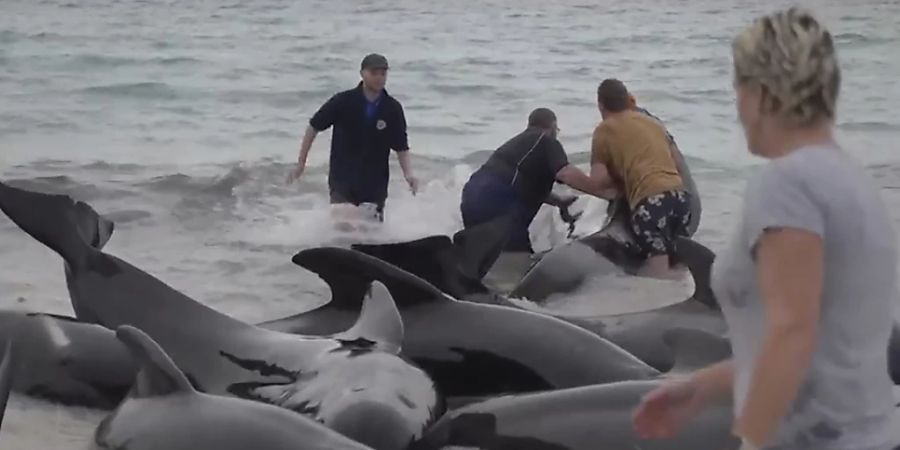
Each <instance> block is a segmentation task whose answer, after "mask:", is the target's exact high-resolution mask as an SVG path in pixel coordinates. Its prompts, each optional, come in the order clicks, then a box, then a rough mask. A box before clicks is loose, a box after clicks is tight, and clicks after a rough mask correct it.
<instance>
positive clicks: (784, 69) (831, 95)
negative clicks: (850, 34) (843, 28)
mask: <svg viewBox="0 0 900 450" xmlns="http://www.w3.org/2000/svg"><path fill="white" fill-rule="evenodd" d="M732 56H733V58H734V75H735V81H736V82H737V83H739V84H744V83H748V82H749V83H757V84H759V85H760V86H761V87H762V88H763V92H764V95H763V110H764V112H766V113H770V114H775V115H777V116H779V117H780V118H781V119H783V120H785V121H788V122H790V124H792V125H795V126H805V125H810V124H813V123H815V122H818V121H820V120H822V119H828V120H833V119H834V117H835V109H836V104H837V98H838V92H839V91H840V85H841V71H840V68H839V67H838V61H837V57H836V55H835V50H834V43H833V41H832V38H831V34H830V33H829V32H828V30H827V29H826V28H825V27H824V26H823V25H821V24H820V23H819V21H818V20H816V18H815V17H814V16H813V15H812V13H810V12H809V11H807V10H805V9H802V8H798V7H793V8H790V9H787V10H781V11H778V12H775V13H772V14H769V15H766V16H763V17H760V18H758V19H756V20H755V21H754V22H753V25H751V26H750V27H748V28H746V29H745V30H744V31H742V32H741V33H740V34H738V36H737V37H736V38H735V39H734V41H733V42H732Z"/></svg>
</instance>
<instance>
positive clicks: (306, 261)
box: [291, 247, 450, 310]
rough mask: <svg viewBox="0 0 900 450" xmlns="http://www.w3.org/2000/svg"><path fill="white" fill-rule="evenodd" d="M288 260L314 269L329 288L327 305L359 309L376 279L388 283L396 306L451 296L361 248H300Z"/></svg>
mask: <svg viewBox="0 0 900 450" xmlns="http://www.w3.org/2000/svg"><path fill="white" fill-rule="evenodd" d="M291 261H293V262H294V264H297V265H298V266H300V267H303V268H304V269H306V270H309V271H310V272H313V273H315V274H316V275H318V276H319V278H321V279H322V280H324V281H325V282H326V283H328V286H329V287H330V288H331V302H330V303H329V304H328V305H327V306H328V307H332V308H338V309H346V310H359V308H360V307H361V304H362V301H363V297H364V296H365V295H366V293H367V292H368V291H369V285H370V284H371V283H372V282H373V281H378V282H380V283H382V284H384V286H386V287H387V289H388V291H389V292H390V293H391V296H392V297H393V299H394V302H396V305H397V306H398V307H399V308H404V307H407V306H412V305H416V304H421V303H423V302H432V301H447V300H450V297H448V296H447V295H446V294H445V293H443V292H441V290H439V289H438V288H436V287H435V286H434V285H432V284H430V283H428V282H427V281H425V280H423V279H421V278H419V277H417V276H415V275H413V274H411V273H409V272H407V271H405V270H402V269H400V268H399V267H397V266H395V265H393V264H390V263H388V262H385V261H382V260H380V259H378V258H376V257H374V256H370V255H367V254H365V253H363V252H360V251H357V250H352V249H348V248H340V247H316V248H309V249H305V250H301V251H300V252H298V253H297V254H296V255H294V257H293V258H291Z"/></svg>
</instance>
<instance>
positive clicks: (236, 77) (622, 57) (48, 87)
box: [0, 0, 900, 450]
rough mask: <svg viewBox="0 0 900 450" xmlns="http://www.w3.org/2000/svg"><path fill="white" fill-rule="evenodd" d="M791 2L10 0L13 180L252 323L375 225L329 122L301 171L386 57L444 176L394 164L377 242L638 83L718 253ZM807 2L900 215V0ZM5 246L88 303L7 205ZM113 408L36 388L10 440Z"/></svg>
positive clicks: (1, 441) (112, 248)
mask: <svg viewBox="0 0 900 450" xmlns="http://www.w3.org/2000/svg"><path fill="white" fill-rule="evenodd" d="M788 4H790V3H788V2H784V1H770V2H753V1H744V0H719V1H712V0H697V1H691V2H657V1H648V0H635V1H634V2H630V3H627V4H626V3H623V2H614V1H611V0H600V1H594V2H586V1H575V0H562V1H557V2H537V1H534V0H515V1H513V0H490V1H479V2H472V1H462V2H439V1H434V0H397V1H394V2H390V3H385V2H375V1H363V0H360V1H349V0H330V1H329V0H302V1H297V2H285V1H274V0H261V1H255V2H239V1H231V2H229V1H218V2H216V1H201V0H196V1H190V2H179V1H174V0H169V1H151V0H147V1H117V0H84V1H60V0H44V1H41V0H4V1H3V2H2V3H0V177H2V179H3V180H4V181H7V182H10V183H13V184H15V185H17V186H23V187H28V188H33V189H37V190H42V191H47V192H61V193H67V194H70V195H72V196H74V197H76V198H78V199H81V200H85V201H87V202H89V203H90V204H91V205H93V206H94V207H95V208H96V209H98V210H99V211H100V212H101V213H103V214H106V215H108V216H109V217H111V218H113V219H114V220H115V221H116V223H117V228H116V232H115V234H114V235H113V238H112V240H111V241H110V243H109V244H108V246H107V250H108V251H109V252H111V253H113V254H116V255H117V256H119V257H121V258H124V259H126V260H128V261H129V262H131V263H133V264H135V265H137V266H138V267H141V268H142V269H144V270H146V271H147V272H149V273H151V274H154V275H156V276H157V277H159V278H161V279H163V280H164V281H166V282H167V283H169V284H170V285H172V286H174V287H176V288H177V289H180V290H182V291H183V292H185V293H186V294H188V295H190V296H192V297H193V298H196V299H198V300H199V301H202V302H204V303H206V304H209V305H211V306H212V307H214V308H216V309H218V310H220V311H222V312H225V313H227V314H230V315H233V316H235V317H238V318H240V319H242V320H246V321H251V322H254V321H260V320H264V319H270V318H276V317H280V316H284V315H288V314H293V313H296V312H298V311H301V310H304V309H308V308H310V307H312V306H314V305H316V304H317V303H320V302H322V301H325V299H326V298H327V294H328V292H327V287H326V286H325V284H324V283H323V282H321V281H320V280H318V279H317V278H316V277H315V276H313V275H311V274H309V273H308V272H306V271H304V270H303V269H302V268H300V267H297V266H295V265H293V264H292V263H291V261H290V258H291V256H292V255H293V254H294V253H295V252H296V251H298V250H299V249H301V248H305V247H310V246H316V245H332V244H340V243H342V242H347V241H348V240H352V239H360V238H361V236H359V235H345V234H342V233H340V232H337V231H335V230H334V228H333V226H332V223H331V222H330V219H329V210H328V199H327V188H326V172H327V166H326V162H327V157H328V143H329V139H330V132H326V133H324V134H322V135H320V136H319V138H318V139H317V140H316V143H315V145H314V147H313V151H312V153H311V156H310V166H309V168H308V170H307V173H306V174H305V175H304V177H303V179H302V180H300V182H299V183H296V184H294V185H291V186H287V185H286V184H285V182H284V181H285V177H286V175H287V174H288V172H289V170H290V169H291V167H292V162H293V161H294V160H295V159H296V156H297V151H298V146H299V141H300V137H301V136H302V133H303V130H304V128H305V126H306V121H307V120H308V118H309V116H310V115H311V114H312V113H313V112H314V111H315V110H316V109H317V108H318V107H319V105H321V104H322V102H324V101H325V100H326V99H327V98H328V97H329V96H330V95H332V94H333V93H335V92H337V91H339V90H342V89H347V88H351V87H353V86H355V84H356V83H357V81H358V69H359V61H360V59H361V58H362V56H363V55H365V54H366V53H369V52H373V51H374V52H380V53H383V54H385V55H386V56H387V57H388V59H389V61H390V63H391V67H392V70H391V72H390V74H389V79H388V86H387V88H388V91H389V92H390V93H391V94H392V95H394V96H395V97H397V98H398V99H399V100H400V101H401V102H402V103H403V105H404V107H405V109H406V116H407V121H408V123H409V135H410V143H411V146H412V152H413V153H412V155H413V166H414V170H415V172H416V174H417V176H418V177H419V178H420V179H421V181H422V190H421V192H420V193H419V194H418V195H416V196H413V195H411V194H410V193H409V192H408V190H406V188H405V186H404V183H403V181H402V177H401V176H400V172H399V167H398V165H397V164H396V160H395V159H394V158H392V163H391V164H392V173H393V175H394V176H393V178H392V182H391V186H390V199H389V201H388V206H387V210H386V216H387V217H386V222H385V223H384V225H383V226H382V227H380V228H379V229H377V230H375V231H374V232H373V233H371V234H370V235H368V236H367V239H374V240H401V239H415V238H419V237H423V236H426V235H429V234H450V233H453V232H455V231H456V230H458V229H459V228H460V227H461V219H460V217H459V210H458V202H459V194H460V190H461V188H462V184H463V183H464V182H465V180H466V179H467V177H468V175H469V174H470V173H471V172H472V170H474V169H475V168H477V167H478V165H479V164H480V163H481V162H482V161H483V160H484V159H485V158H486V157H487V155H488V153H487V150H489V149H492V148H495V147H496V146H498V145H499V144H501V143H502V142H503V141H504V140H505V139H507V138H509V137H511V136H512V135H514V134H515V133H517V132H518V131H520V130H521V129H522V128H523V126H524V124H525V119H526V117H527V114H528V112H529V111H530V110H531V109H533V108H535V107H538V106H548V107H550V108H552V109H554V110H555V111H556V113H557V115H558V116H559V118H560V128H561V129H562V130H561V135H560V139H561V141H562V143H563V144H564V145H565V147H566V149H567V151H568V152H569V155H570V158H571V159H572V160H573V161H576V162H578V163H579V164H581V165H582V167H584V164H585V163H586V161H587V159H588V155H587V151H588V148H589V141H590V135H591V132H592V130H593V127H594V125H596V123H597V122H598V121H599V113H598V112H597V109H596V106H595V103H594V91H595V89H596V86H597V84H598V83H599V81H600V80H602V79H603V78H606V77H617V78H620V79H622V80H623V81H625V82H626V83H627V84H628V86H629V88H630V89H631V90H632V91H633V92H634V93H635V95H636V97H637V99H638V102H639V104H641V106H644V107H646V108H648V109H649V110H650V111H651V112H653V113H654V114H656V115H657V116H659V117H661V118H662V119H663V120H664V121H665V122H666V124H667V125H668V127H669V128H670V131H671V132H672V133H673V134H674V135H675V138H676V139H677V141H678V143H679V145H680V147H681V150H682V151H683V152H684V153H685V154H686V155H687V157H688V161H689V164H690V166H691V170H692V172H693V174H694V177H695V179H696V181H697V183H698V186H699V189H700V191H701V195H702V199H703V206H704V212H703V219H702V222H701V224H700V230H699V232H698V234H697V238H698V239H699V240H700V241H701V242H703V243H704V244H706V245H708V246H710V247H711V248H712V249H713V250H717V249H719V248H720V246H721V245H722V244H723V241H724V239H725V237H726V236H727V235H728V233H729V232H730V228H731V226H732V225H733V223H734V216H735V214H736V212H737V211H738V210H739V208H740V194H741V190H742V189H743V186H744V182H745V180H746V177H747V175H748V174H749V171H750V170H752V167H753V166H754V165H755V164H758V163H759V160H757V159H755V158H753V157H751V156H750V155H748V154H747V152H746V150H745V148H744V145H743V141H742V134H741V131H740V127H739V125H738V123H737V120H736V116H735V108H734V102H733V94H732V91H731V79H730V74H731V65H730V59H729V51H730V49H729V43H730V39H731V37H732V36H733V35H734V34H735V33H736V32H737V31H738V30H740V29H741V28H742V27H743V26H745V25H746V24H748V23H749V22H750V20H752V18H753V17H755V16H757V15H758V14H760V13H763V12H767V11H769V10H771V9H774V8H778V7H781V6H785V5H788ZM801 4H805V5H807V6H810V7H812V8H814V9H815V10H816V11H817V12H818V13H819V16H820V17H821V18H822V19H823V20H824V21H825V22H826V23H827V24H828V25H829V26H830V28H831V30H832V32H833V34H834V36H835V40H836V44H837V48H838V51H839V57H840V60H841V64H842V70H843V74H844V84H843V87H842V91H841V100H840V103H839V115H840V118H839V137H840V139H841V141H842V142H843V143H844V145H845V146H846V148H847V150H848V151H849V152H851V153H852V154H853V155H854V156H856V157H857V158H858V159H859V160H861V161H862V162H863V163H864V164H865V165H866V166H867V167H869V168H870V169H871V173H872V174H873V176H874V177H875V178H876V179H877V180H878V182H879V183H880V184H881V185H882V186H883V188H884V190H883V193H884V196H885V199H886V201H887V202H888V204H889V205H890V207H891V211H892V213H893V214H894V217H895V219H897V220H898V223H900V212H897V211H898V210H900V208H897V206H900V196H898V189H900V164H898V156H897V144H896V142H897V139H898V138H900V115H898V114H897V113H896V110H895V108H896V105H898V104H900V85H898V83H897V81H896V76H897V74H898V73H900V58H898V57H896V56H892V55H894V54H895V53H894V51H895V50H896V49H897V48H900V46H898V43H900V4H898V3H897V2H893V1H876V0H860V1H856V2H850V3H848V2H841V1H838V0H823V1H817V2H811V1H810V2H801ZM578 206H579V207H580V208H583V209H585V211H586V213H585V217H584V218H583V219H582V221H581V223H580V224H579V232H585V233H586V232H590V231H592V230H593V229H596V227H597V226H599V224H600V223H601V221H602V220H603V208H604V206H605V205H604V203H603V202H600V201H599V200H590V199H583V200H580V201H579V203H578ZM532 228H533V229H532V231H533V233H534V237H535V242H536V244H537V245H538V246H539V247H546V246H548V245H551V244H552V243H553V242H559V240H560V239H561V237H560V236H561V234H562V233H564V229H563V227H561V224H560V223H559V220H558V218H556V217H555V216H554V215H553V211H552V210H550V209H547V210H544V211H542V213H541V216H540V217H538V219H537V220H536V221H535V224H534V226H533V227H532ZM0 255H2V257H0V292H2V294H3V295H2V296H0V307H2V308H17V309H29V310H38V311H47V312H53V313H61V314H71V307H70V304H69V300H68V295H67V292H66V289H65V283H64V281H63V280H64V278H63V269H62V262H61V260H60V258H59V257H58V256H57V255H56V254H55V253H52V252H51V251H50V250H49V249H47V248H46V247H44V246H43V245H41V244H39V243H37V242H35V241H34V240H33V239H31V238H30V237H28V236H27V235H25V234H24V233H23V232H21V230H19V229H18V228H17V227H15V225H13V224H12V223H11V222H10V221H9V220H7V219H6V218H5V216H4V217H0ZM625 294H626V292H616V291H612V292H610V291H608V290H604V291H603V292H602V294H598V295H597V296H596V297H594V298H591V296H584V295H581V296H578V297H577V298H573V299H571V304H570V305H568V309H569V310H577V311H581V312H584V311H588V312H594V313H597V314H600V313H603V312H604V311H607V310H608V309H609V308H610V305H611V304H613V303H615V301H616V299H617V298H620V297H622V296H624V295H625ZM628 294H631V297H630V298H634V297H635V295H634V293H633V292H630V291H629V292H628ZM660 295H661V294H660V291H659V290H650V291H647V295H646V296H645V297H644V298H637V299H635V300H633V301H635V302H644V303H647V304H652V303H655V302H665V301H667V299H664V298H660ZM637 297H640V296H639V295H638V296H637ZM630 301H631V300H630ZM620 306H621V305H620ZM102 416H103V413H102V412H97V411H91V410H85V409H81V408H62V407H57V406H55V405H49V404H46V403H43V402H38V401H33V400H30V399H26V398H22V397H18V396H16V397H14V398H13V400H12V402H11V405H10V411H9V412H8V414H7V418H6V422H7V423H6V424H5V427H4V430H3V433H0V449H4V450H5V449H32V448H33V449H42V448H81V447H82V446H83V445H84V442H86V441H87V440H89V438H90V434H91V433H92V432H93V427H94V426H95V425H96V423H97V422H98V421H99V420H100V418H101V417H102Z"/></svg>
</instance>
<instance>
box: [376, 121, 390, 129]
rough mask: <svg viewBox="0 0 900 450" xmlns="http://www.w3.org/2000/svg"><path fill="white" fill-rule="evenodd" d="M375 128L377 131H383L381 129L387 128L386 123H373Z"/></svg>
mask: <svg viewBox="0 0 900 450" xmlns="http://www.w3.org/2000/svg"><path fill="white" fill-rule="evenodd" d="M375 128H377V129H379V130H383V129H385V128H387V122H385V121H383V120H381V119H379V120H378V122H375Z"/></svg>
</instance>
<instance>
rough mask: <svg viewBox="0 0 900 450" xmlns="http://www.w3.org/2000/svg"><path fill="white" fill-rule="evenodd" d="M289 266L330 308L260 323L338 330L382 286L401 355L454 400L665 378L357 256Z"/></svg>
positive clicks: (589, 339) (562, 332)
mask: <svg viewBox="0 0 900 450" xmlns="http://www.w3.org/2000/svg"><path fill="white" fill-rule="evenodd" d="M293 262H294V263H296V264H298V265H300V266H302V267H303V268H305V269H307V270H309V271H312V272H314V273H316V274H318V275H319V277H321V278H322V279H323V280H324V281H325V282H326V283H327V284H328V285H329V286H330V287H331V292H332V299H331V301H330V302H328V303H326V304H325V305H323V306H321V307H319V308H317V309H314V310H312V311H308V312H304V313H301V314H297V315H294V316H291V317H287V318H284V319H278V320H273V321H269V322H264V323H262V324H260V326H262V327H265V328H269V329H274V330H280V331H286V332H292V333H299V334H319V333H333V332H335V331H336V330H340V329H342V328H343V327H345V326H347V324H348V323H350V321H352V320H353V319H352V318H353V317H354V316H356V315H357V314H358V311H359V309H360V304H361V302H360V301H361V294H362V293H363V289H364V288H365V286H366V285H367V284H369V283H371V282H372V281H373V280H374V281H377V282H381V283H384V285H385V286H387V288H388V289H389V290H390V292H391V294H392V295H393V297H394V298H395V299H396V301H397V304H398V307H399V310H400V314H401V315H402V316H403V322H404V325H405V334H404V339H403V343H402V346H403V352H404V354H406V355H407V356H408V357H409V358H410V359H412V360H413V361H415V362H416V363H417V364H418V365H419V366H420V367H422V368H423V369H424V370H426V371H427V372H428V373H429V374H430V376H431V377H432V379H434V380H435V382H436V383H437V385H438V386H439V388H440V390H441V392H443V393H444V394H445V395H446V396H448V397H452V399H451V400H453V401H454V402H455V401H456V400H458V399H460V398H473V397H482V396H489V395H498V394H503V393H510V392H531V391H537V390H546V389H559V388H565V387H572V386H583V385H587V384H595V383H602V382H609V381H619V380H629V379H645V378H650V377H655V376H657V375H658V374H659V372H658V371H657V370H655V369H653V368H652V367H649V366H648V365H646V364H645V363H643V362H642V361H640V360H639V359H637V358H635V357H634V356H633V355H631V354H629V353H627V352H626V351H624V350H622V349H621V348H619V347H618V346H616V345H614V344H612V343H611V342H609V341H607V340H605V339H603V338H601V337H599V336H597V335H596V334H594V333H591V332H590V331H587V330H584V329H582V328H580V327H577V326H575V325H572V324H569V323H566V322H564V321H562V320H559V319H556V318H553V317H550V316H546V315H542V314H539V313H535V312H531V311H526V310H522V309H515V308H508V307H504V306H498V305H488V304H479V303H473V302H461V301H457V300H455V299H453V298H452V297H450V296H448V295H447V294H446V293H444V292H442V291H440V290H438V289H437V288H435V287H434V286H432V285H430V284H428V283H427V282H426V281H424V280H422V279H421V278H419V277H416V276H415V275H412V274H410V273H409V272H406V271H403V270H401V269H400V268H398V267H396V266H394V265H391V264H389V263H386V262H384V261H382V260H380V259H378V258H375V257H372V256H369V255H366V254H364V253H361V252H358V251H355V250H352V249H346V248H330V247H321V248H311V249H305V250H302V251H300V252H298V253H297V254H296V255H294V257H293ZM347 267H354V268H355V270H347Z"/></svg>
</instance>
